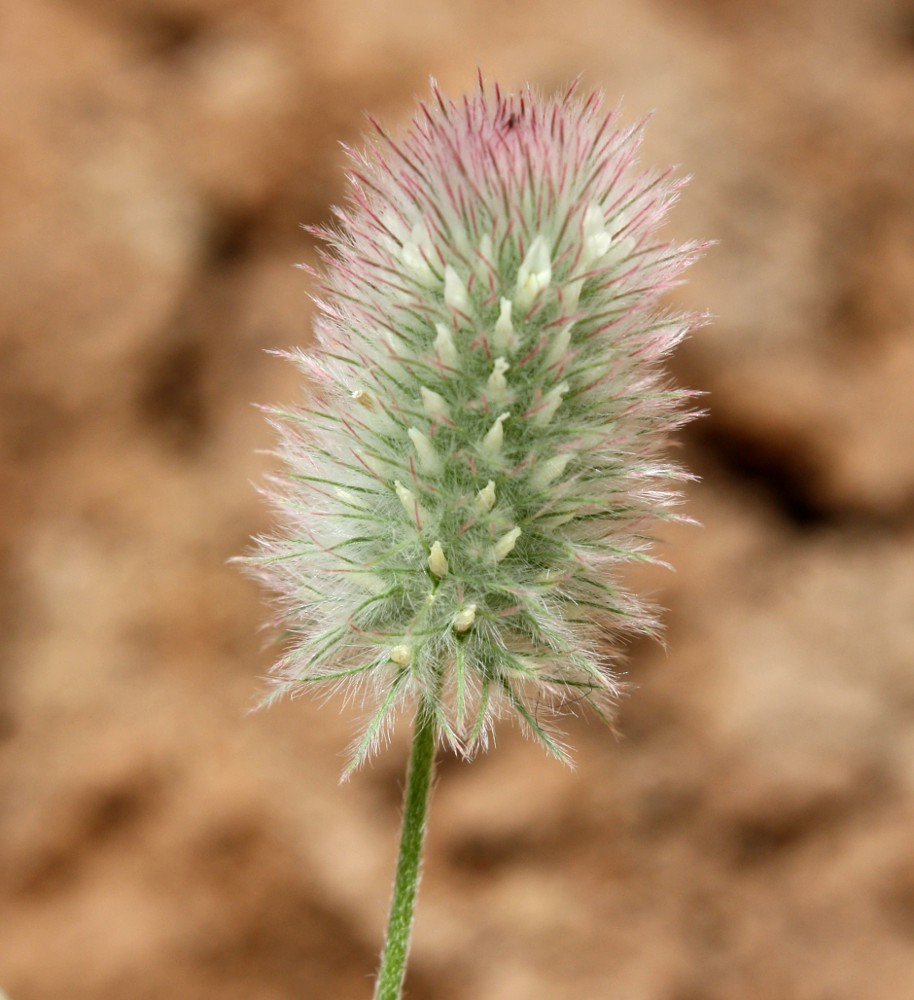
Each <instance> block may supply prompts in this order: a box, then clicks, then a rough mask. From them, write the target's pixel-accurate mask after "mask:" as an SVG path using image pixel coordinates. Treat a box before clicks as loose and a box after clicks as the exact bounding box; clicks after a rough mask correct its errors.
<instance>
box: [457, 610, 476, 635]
mask: <svg viewBox="0 0 914 1000" xmlns="http://www.w3.org/2000/svg"><path fill="white" fill-rule="evenodd" d="M475 621H476V605H475V604H468V605H467V606H466V607H465V608H462V609H461V610H460V611H458V612H457V614H456V615H454V621H453V623H452V624H453V626H454V631H455V632H466V631H467V630H468V629H469V628H470V626H471V625H472V624H473V622H475Z"/></svg>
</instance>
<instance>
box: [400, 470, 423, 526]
mask: <svg viewBox="0 0 914 1000" xmlns="http://www.w3.org/2000/svg"><path fill="white" fill-rule="evenodd" d="M394 490H396V493H397V497H398V498H399V500H400V503H401V504H403V509H404V510H405V511H406V513H407V514H409V517H410V520H411V521H414V522H415V521H416V519H417V518H418V520H419V526H420V527H423V526H424V525H425V511H424V510H423V509H422V507H421V506H420V505H419V502H418V501H417V500H416V494H415V493H413V491H412V490H411V489H410V488H409V487H408V486H404V485H403V483H401V482H400V480H399V479H397V480H395V481H394Z"/></svg>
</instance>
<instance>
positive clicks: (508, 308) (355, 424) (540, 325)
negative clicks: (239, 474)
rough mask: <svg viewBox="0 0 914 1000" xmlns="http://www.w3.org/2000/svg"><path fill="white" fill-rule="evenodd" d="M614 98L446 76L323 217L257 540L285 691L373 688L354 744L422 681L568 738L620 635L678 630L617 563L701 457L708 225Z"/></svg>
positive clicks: (479, 730)
mask: <svg viewBox="0 0 914 1000" xmlns="http://www.w3.org/2000/svg"><path fill="white" fill-rule="evenodd" d="M600 105H601V101H600V98H599V96H598V95H596V94H591V95H590V96H587V97H583V98H582V97H579V96H578V94H577V90H576V87H574V86H572V87H571V88H569V89H568V91H567V92H565V93H563V94H559V95H557V96H556V97H554V98H551V99H546V98H543V97H542V96H540V95H538V94H537V93H535V92H534V91H533V90H531V89H529V88H527V89H525V90H523V91H522V92H521V93H519V94H517V95H508V94H504V93H502V92H501V91H500V90H499V89H498V88H497V87H495V88H494V90H489V89H488V88H487V87H486V86H484V85H483V84H482V82H480V88H479V92H478V93H477V94H475V95H474V96H472V97H469V98H466V99H464V100H462V101H459V102H458V101H452V100H448V99H446V98H445V97H443V96H442V95H441V94H440V93H439V91H438V89H437V87H435V86H434V84H433V90H432V100H431V102H430V103H429V104H428V105H426V104H420V106H419V111H418V114H417V116H416V118H415V120H414V121H413V122H412V124H411V126H410V127H409V128H408V130H407V131H406V133H405V134H404V135H403V136H402V137H401V138H399V139H394V138H391V137H390V136H389V135H388V133H387V132H386V131H385V130H384V129H382V128H381V127H380V126H377V125H375V130H376V134H375V135H374V137H373V138H372V139H370V140H369V141H368V144H367V146H366V148H365V149H364V150H362V151H360V152H352V151H350V156H351V158H352V170H351V173H350V175H349V201H348V204H347V206H346V207H345V208H342V209H338V210H336V217H337V224H336V225H335V226H334V227H331V228H326V229H323V230H320V231H319V234H320V235H321V237H322V238H323V239H324V240H325V242H326V246H327V250H326V251H325V253H324V257H323V268H322V270H321V271H320V272H319V276H320V280H321V286H322V291H321V296H320V298H319V299H317V300H316V301H317V305H318V312H317V318H316V320H315V344H314V346H313V347H312V348H311V349H310V350H309V351H307V352H296V353H294V354H292V358H293V360H294V361H295V362H296V363H297V364H298V365H299V367H300V368H301V371H302V372H303V374H304V375H305V376H306V377H307V379H308V381H309V386H310V388H309V392H310V400H309V402H308V404H307V405H306V406H303V407H302V408H301V409H298V410H295V411H292V412H289V411H284V412H275V413H274V416H275V420H276V424H277V426H278V428H279V433H280V436H281V446H280V454H281V457H282V460H283V463H284V472H282V473H281V474H280V475H279V476H278V477H277V478H276V480H275V481H274V483H273V484H272V486H271V489H270V492H271V494H272V496H273V499H274V501H275V503H276V505H277V507H278V510H279V512H280V518H281V522H282V523H281V527H280V528H279V529H278V530H277V532H276V533H275V534H274V535H272V536H270V537H264V538H261V539H258V549H257V552H256V553H255V554H254V555H253V556H252V557H251V558H250V560H249V562H250V564H251V566H252V568H253V571H254V572H255V574H256V575H258V576H259V577H260V578H262V579H263V580H265V581H266V583H267V584H268V585H269V586H270V587H271V588H272V589H273V590H274V591H275V592H276V593H277V594H278V602H277V603H278V607H279V620H280V622H281V624H282V626H283V627H284V629H285V631H286V634H287V636H288V637H289V644H288V647H287V649H286V652H285V654H284V656H283V657H282V659H281V660H280V662H279V663H278V665H277V666H276V668H275V680H276V688H275V693H277V694H278V693H282V692H287V691H295V690H299V689H304V688H305V687H307V686H313V685H323V686H325V687H329V688H331V689H334V688H343V689H346V690H347V692H348V693H349V694H350V695H352V694H359V695H361V696H362V697H363V699H364V703H365V704H366V705H368V706H370V716H369V718H368V720H367V722H366V726H365V729H364V731H363V732H361V733H360V735H359V737H358V738H357V739H356V742H355V744H354V746H353V749H352V755H351V766H352V767H354V766H356V765H358V764H359V763H361V762H362V761H363V760H364V759H365V758H366V757H367V756H368V755H369V754H370V753H371V752H372V751H373V750H375V749H376V747H377V746H378V744H379V742H380V741H381V740H382V739H383V738H384V737H385V736H386V735H387V734H388V733H389V729H390V725H391V722H392V720H393V719H394V718H395V717H396V715H397V713H398V711H399V710H400V709H402V708H404V707H410V706H415V705H416V703H417V702H418V701H420V700H424V701H425V703H426V704H427V705H429V706H431V707H432V709H433V711H434V715H435V718H436V723H437V732H438V734H439V737H440V738H441V739H442V740H443V741H445V742H446V743H448V744H449V745H450V746H451V747H453V748H454V749H456V750H457V751H459V752H461V753H463V754H472V753H473V752H474V751H475V750H477V749H479V748H480V747H484V746H485V745H486V744H487V741H488V739H489V737H490V735H491V732H492V725H493V722H494V720H496V719H497V718H499V717H501V716H504V715H513V716H515V717H516V718H518V719H519V721H520V723H521V725H522V727H523V728H524V729H525V730H526V731H528V732H529V733H531V734H532V735H533V736H535V737H536V738H538V739H539V740H540V741H542V743H543V744H545V746H546V747H547V748H548V749H549V750H550V751H551V752H552V753H554V754H555V755H557V756H559V757H562V758H564V757H565V756H566V750H565V748H564V747H563V745H562V744H561V742H560V740H559V738H558V737H557V735H556V734H555V732H554V731H553V729H552V726H551V724H550V719H551V718H552V716H553V715H554V714H555V713H557V712H559V711H560V710H561V709H562V708H563V707H565V708H571V707H573V706H576V705H578V704H581V703H588V704H590V705H591V706H593V707H594V708H595V709H596V710H597V711H598V712H601V713H605V712H606V711H607V710H608V709H611V708H612V706H613V703H614V702H615V700H616V697H617V695H618V692H619V682H618V679H617V676H616V672H615V670H614V664H615V663H616V662H617V655H618V654H617V650H618V648H619V644H620V640H621V639H623V638H624V637H625V636H626V635H631V634H634V633H654V632H655V631H656V630H657V628H658V623H657V620H656V614H655V612H654V610H653V609H652V608H650V607H649V606H647V605H645V604H644V603H643V602H642V601H641V600H639V599H638V598H637V597H636V596H635V595H633V594H631V593H629V592H627V590H626V589H625V588H624V587H623V586H622V585H621V583H620V582H619V579H618V570H619V567H620V566H621V565H622V564H624V563H627V562H629V561H631V560H644V559H650V558H651V556H650V555H649V548H650V538H649V534H648V533H649V530H650V529H649V526H650V523H651V522H652V521H655V520H656V519H657V518H666V519H669V518H672V517H674V516H675V514H674V511H673V506H674V504H675V503H676V501H677V499H678V495H677V492H676V487H677V485H678V481H680V480H682V479H683V478H685V473H683V472H682V471H681V470H680V469H678V468H677V467H676V466H675V465H673V464H671V463H670V462H669V461H667V460H666V459H665V458H664V455H663V449H664V445H665V443H666V440H667V438H668V436H669V433H670V432H671V431H672V430H674V429H675V428H677V427H678V426H679V425H680V424H682V423H683V422H684V421H685V420H686V419H688V417H689V413H688V412H687V411H686V409H685V408H684V401H685V400H686V399H687V397H688V396H689V393H688V392H685V391H683V390H678V389H676V388H674V387H672V386H671V385H670V384H669V381H668V378H667V376H666V375H665V373H664V371H663V368H662V362H663V360H664V358H665V356H666V355H667V354H668V353H669V352H670V351H671V349H672V348H673V347H675V345H676V344H677V343H679V341H680V340H681V339H682V338H683V337H684V336H685V335H686V334H687V333H688V331H689V330H690V329H692V328H693V327H694V326H696V325H697V323H698V322H700V321H701V319H702V317H699V316H695V315H691V314H677V313H673V312H670V311H669V310H667V309H664V308H663V307H662V306H661V304H660V297H661V294H662V293H663V292H664V291H665V290H666V289H668V288H670V286H671V285H672V284H674V283H675V282H676V279H677V278H678V276H679V275H680V274H681V272H682V271H683V269H684V268H685V267H686V266H687V265H688V264H689V263H690V262H692V261H693V260H694V259H695V258H696V256H698V255H699V253H700V252H701V250H702V249H703V246H702V245H700V244H697V243H689V244H686V245H672V244H670V243H667V242H663V241H661V240H659V239H658V237H657V231H658V228H659V226H660V224H661V222H662V221H663V219H664V216H665V214H666V212H667V210H668V208H669V207H670V205H671V204H672V203H673V201H674V200H675V198H676V196H677V192H678V190H679V188H680V187H681V185H682V181H681V180H678V179H676V178H674V177H673V172H672V171H671V170H668V171H655V170H647V169H643V168H641V167H639V166H638V164H637V161H636V155H637V152H638V149H639V145H640V141H641V132H642V126H641V125H626V126H622V125H620V124H619V121H618V113H617V112H614V113H610V114H607V113H605V112H603V111H602V110H601V106H600ZM373 124H374V123H373Z"/></svg>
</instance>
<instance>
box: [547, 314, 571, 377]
mask: <svg viewBox="0 0 914 1000" xmlns="http://www.w3.org/2000/svg"><path fill="white" fill-rule="evenodd" d="M573 326H574V323H566V324H565V325H564V326H563V327H562V329H561V330H559V332H558V333H557V334H556V335H555V337H554V338H553V340H552V343H551V344H550V345H549V347H548V348H547V349H546V358H545V360H546V365H547V367H549V366H551V365H554V364H556V362H558V361H560V360H561V359H562V358H563V357H564V356H565V355H566V354H567V352H568V347H569V345H570V344H571V328H572V327H573Z"/></svg>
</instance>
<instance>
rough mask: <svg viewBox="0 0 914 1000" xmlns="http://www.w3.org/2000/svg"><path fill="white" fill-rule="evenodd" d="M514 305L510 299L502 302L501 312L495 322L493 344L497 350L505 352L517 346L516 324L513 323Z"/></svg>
mask: <svg viewBox="0 0 914 1000" xmlns="http://www.w3.org/2000/svg"><path fill="white" fill-rule="evenodd" d="M513 305H514V303H513V302H512V301H511V300H510V299H502V300H501V307H500V308H501V311H500V312H499V314H498V319H497V320H496V321H495V336H494V337H493V342H494V344H495V346H496V348H497V349H498V350H500V351H503V350H505V349H507V348H509V347H515V346H516V344H517V335H516V334H515V333H514V324H513V323H512V322H511V307H512V306H513Z"/></svg>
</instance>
